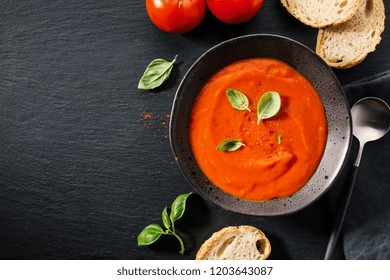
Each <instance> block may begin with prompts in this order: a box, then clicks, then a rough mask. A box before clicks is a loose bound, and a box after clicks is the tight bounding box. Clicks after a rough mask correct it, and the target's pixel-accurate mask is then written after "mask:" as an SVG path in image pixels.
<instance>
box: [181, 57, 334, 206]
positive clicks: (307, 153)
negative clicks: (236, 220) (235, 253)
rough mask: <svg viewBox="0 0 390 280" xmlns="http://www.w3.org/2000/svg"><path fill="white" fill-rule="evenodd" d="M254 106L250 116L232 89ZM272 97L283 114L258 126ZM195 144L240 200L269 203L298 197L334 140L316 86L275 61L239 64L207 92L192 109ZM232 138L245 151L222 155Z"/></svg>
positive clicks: (215, 178)
mask: <svg viewBox="0 0 390 280" xmlns="http://www.w3.org/2000/svg"><path fill="white" fill-rule="evenodd" d="M228 88H230V89H235V90H238V91H240V92H242V93H244V94H245V95H246V96H247V98H248V100H249V109H250V111H249V110H237V109H235V108H233V107H232V105H231V104H230V102H229V100H228V98H227V95H226V90H227V89H228ZM268 91H276V92H278V93H279V96H280V98H281V108H280V111H279V112H278V113H277V114H276V115H275V116H274V117H272V118H269V119H262V120H261V121H260V122H259V124H258V122H257V103H258V102H259V100H260V98H261V96H262V95H263V94H264V93H265V92H268ZM189 136H190V144H191V147H192V151H193V153H194V156H195V159H196V161H197V163H198V164H199V166H200V168H201V170H202V171H203V173H204V174H205V175H206V176H207V177H208V178H209V180H210V181H211V182H213V183H214V184H215V185H216V186H218V187H219V188H220V189H222V190H223V191H225V192H226V193H229V194H231V195H233V196H235V197H238V198H241V199H245V200H252V201H266V200H270V199H274V198H283V197H287V196H290V195H292V194H293V193H295V192H296V191H298V190H299V189H300V188H302V187H303V186H304V185H305V184H306V183H307V182H308V180H309V179H310V177H311V176H312V175H313V173H314V172H315V170H316V169H317V167H318V164H319V162H320V160H321V157H322V154H323V152H324V148H325V142H326V138H327V123H326V116H325V110H324V107H323V105H322V102H321V99H320V97H319V95H318V94H317V92H316V90H315V89H314V87H313V86H312V85H311V84H310V82H309V81H308V80H307V79H306V78H305V77H303V76H302V75H301V74H300V73H299V72H298V71H296V70H295V69H293V68H292V67H291V66H289V65H287V64H285V63H283V62H281V61H279V60H275V59H268V58H254V59H247V60H241V61H237V62H235V63H233V64H230V65H228V66H226V67H224V68H223V69H221V70H220V71H219V72H217V73H216V74H215V75H214V76H212V77H211V79H210V80H209V81H208V82H207V83H206V85H205V86H204V87H203V89H202V90H201V92H200V93H199V96H198V98H197V100H196V102H195V105H194V108H193V110H192V115H191V122H190V131H189ZM226 139H237V140H239V141H241V142H242V143H243V144H244V145H245V146H242V147H240V148H239V149H237V150H235V151H231V152H228V151H218V150H217V149H216V147H217V146H218V145H219V144H220V143H221V142H222V141H224V140H226Z"/></svg>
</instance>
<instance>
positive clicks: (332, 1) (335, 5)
mask: <svg viewBox="0 0 390 280" xmlns="http://www.w3.org/2000/svg"><path fill="white" fill-rule="evenodd" d="M359 1H360V0H280V2H281V3H282V5H283V6H284V7H285V8H286V9H287V11H288V12H289V13H290V14H292V15H293V16H294V17H296V18H297V19H298V20H300V21H301V22H303V23H304V24H306V25H310V26H312V27H315V28H322V27H325V26H328V25H333V24H340V23H342V22H345V21H347V20H349V19H350V18H352V16H353V15H354V14H355V12H356V11H357V9H358V7H359Z"/></svg>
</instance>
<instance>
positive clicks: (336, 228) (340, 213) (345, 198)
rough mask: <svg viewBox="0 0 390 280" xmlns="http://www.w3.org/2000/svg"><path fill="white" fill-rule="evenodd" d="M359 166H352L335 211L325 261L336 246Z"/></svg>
mask: <svg viewBox="0 0 390 280" xmlns="http://www.w3.org/2000/svg"><path fill="white" fill-rule="evenodd" d="M358 168H359V166H358V165H356V164H355V165H354V166H353V169H352V173H351V179H350V180H351V181H350V184H349V185H348V186H347V188H346V189H345V190H344V192H343V194H342V197H341V199H340V202H339V206H338V209H337V214H336V219H335V222H334V224H333V228H332V232H331V234H330V238H329V241H328V247H327V248H326V253H325V258H324V259H325V260H329V259H330V258H331V257H332V255H333V250H334V247H335V246H336V243H337V240H338V238H339V234H340V231H341V227H342V226H343V222H344V218H345V214H346V213H347V209H348V204H349V201H350V199H351V195H352V191H353V186H354V185H355V179H356V174H357V171H358Z"/></svg>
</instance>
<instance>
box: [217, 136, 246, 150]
mask: <svg viewBox="0 0 390 280" xmlns="http://www.w3.org/2000/svg"><path fill="white" fill-rule="evenodd" d="M243 146H245V144H244V143H242V142H241V141H240V140H236V139H226V140H223V141H222V142H221V143H219V145H218V147H217V150H218V151H226V152H233V151H236V150H238V149H239V148H241V147H243Z"/></svg>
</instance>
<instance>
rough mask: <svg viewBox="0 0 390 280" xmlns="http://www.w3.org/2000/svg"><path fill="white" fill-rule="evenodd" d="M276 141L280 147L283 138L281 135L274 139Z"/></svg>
mask: <svg viewBox="0 0 390 280" xmlns="http://www.w3.org/2000/svg"><path fill="white" fill-rule="evenodd" d="M276 139H277V140H278V144H279V145H280V143H282V140H283V136H282V135H281V134H278V136H277V137H276Z"/></svg>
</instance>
